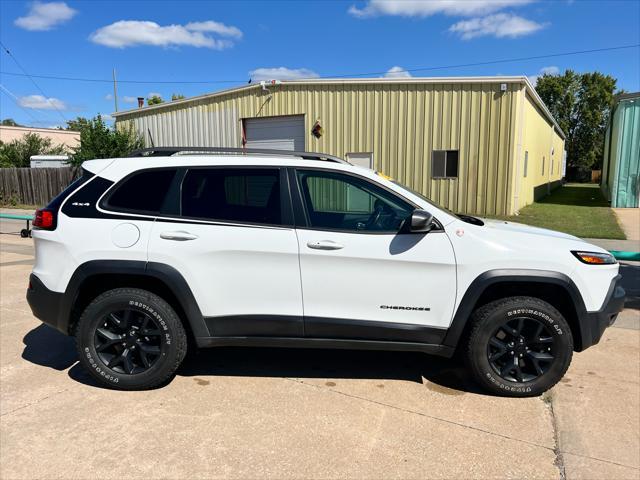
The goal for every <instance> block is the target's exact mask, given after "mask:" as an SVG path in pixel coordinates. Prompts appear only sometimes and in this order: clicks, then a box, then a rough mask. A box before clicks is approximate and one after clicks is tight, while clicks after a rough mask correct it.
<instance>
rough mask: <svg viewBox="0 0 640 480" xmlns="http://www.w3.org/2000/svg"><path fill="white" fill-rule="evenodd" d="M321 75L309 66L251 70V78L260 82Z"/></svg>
mask: <svg viewBox="0 0 640 480" xmlns="http://www.w3.org/2000/svg"><path fill="white" fill-rule="evenodd" d="M319 76H320V75H318V74H317V73H316V72H314V71H313V70H309V69H308V68H286V67H275V68H256V69H255V70H251V71H250V72H249V78H251V80H253V81H258V82H259V81H260V80H299V79H303V78H318V77H319Z"/></svg>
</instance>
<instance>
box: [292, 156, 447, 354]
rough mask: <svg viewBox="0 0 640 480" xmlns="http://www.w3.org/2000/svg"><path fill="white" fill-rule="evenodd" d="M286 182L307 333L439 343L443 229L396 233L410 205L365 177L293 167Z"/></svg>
mask: <svg viewBox="0 0 640 480" xmlns="http://www.w3.org/2000/svg"><path fill="white" fill-rule="evenodd" d="M290 181H291V183H292V192H293V194H294V197H293V198H294V202H295V203H294V205H295V206H294V209H295V210H296V212H299V214H298V216H300V217H301V218H300V219H297V221H299V222H300V225H299V226H298V227H297V230H296V232H297V235H298V245H299V249H300V271H301V278H302V293H303V301H304V319H305V335H306V336H309V337H324V338H352V339H367V340H387V341H415V342H425V343H439V342H440V340H442V338H443V335H444V332H445V330H446V328H447V327H448V325H449V323H450V321H451V317H452V313H453V307H454V303H455V292H456V270H455V268H456V267H455V258H454V254H453V247H452V246H451V242H450V241H449V239H448V237H447V235H446V234H445V233H444V231H443V230H442V229H441V228H435V229H434V230H433V231H430V232H428V233H426V234H425V233H421V234H412V233H401V232H400V227H401V226H402V224H403V221H404V220H405V219H406V218H408V217H410V215H411V213H412V212H413V210H414V209H415V206H414V205H412V204H410V203H409V202H408V201H407V200H405V199H403V198H401V197H400V196H398V195H397V194H395V193H394V192H392V191H390V190H388V189H386V188H384V187H382V186H381V185H379V184H376V183H374V182H372V181H371V180H370V179H367V178H365V177H363V176H359V175H356V174H350V173H346V172H340V171H336V170H328V169H327V170H325V169H317V168H313V169H308V168H298V169H295V172H294V170H293V169H292V170H291V171H290Z"/></svg>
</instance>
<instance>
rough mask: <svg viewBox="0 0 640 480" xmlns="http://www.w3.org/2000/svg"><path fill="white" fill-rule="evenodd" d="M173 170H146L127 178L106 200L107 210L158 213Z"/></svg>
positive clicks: (171, 179) (171, 178) (173, 175)
mask: <svg viewBox="0 0 640 480" xmlns="http://www.w3.org/2000/svg"><path fill="white" fill-rule="evenodd" d="M175 174H176V170H175V169H160V170H147V171H144V172H140V173H136V174H135V175H133V176H131V177H129V178H128V179H126V180H125V181H124V182H122V184H121V185H119V186H117V187H116V190H115V191H114V192H113V193H112V194H111V195H110V196H109V198H108V199H107V208H115V209H118V210H132V211H136V212H142V213H160V211H161V209H162V205H163V203H164V199H165V195H166V194H167V192H168V191H169V187H170V186H171V182H172V181H173V178H174V177H175Z"/></svg>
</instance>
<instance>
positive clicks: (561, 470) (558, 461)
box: [542, 390, 567, 480]
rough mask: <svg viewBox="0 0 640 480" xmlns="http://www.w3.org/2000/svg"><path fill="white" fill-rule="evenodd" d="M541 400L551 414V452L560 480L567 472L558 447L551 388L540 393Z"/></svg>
mask: <svg viewBox="0 0 640 480" xmlns="http://www.w3.org/2000/svg"><path fill="white" fill-rule="evenodd" d="M542 401H543V402H544V404H545V405H546V406H547V408H548V409H549V413H550V414H551V429H552V431H553V443H554V445H555V446H554V448H553V453H554V455H555V456H556V458H555V461H554V462H553V463H554V465H555V466H556V467H557V469H558V474H559V475H560V480H566V478H567V472H566V469H565V466H564V456H563V453H564V452H563V451H562V449H561V448H560V436H559V435H558V419H557V418H556V414H555V411H554V410H553V394H552V392H551V390H548V391H546V392H545V393H544V394H542Z"/></svg>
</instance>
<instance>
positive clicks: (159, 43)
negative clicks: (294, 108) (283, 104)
mask: <svg viewBox="0 0 640 480" xmlns="http://www.w3.org/2000/svg"><path fill="white" fill-rule="evenodd" d="M0 41H1V42H2V46H3V48H2V49H1V51H0V118H3V119H4V118H13V119H14V120H15V121H17V122H18V123H20V124H24V125H32V126H38V127H57V126H60V125H64V124H65V120H69V119H74V118H76V117H78V116H83V117H93V116H94V115H97V114H102V115H103V116H105V117H106V118H107V119H110V117H109V115H110V114H111V113H112V112H113V111H114V110H115V105H114V99H113V83H112V81H111V79H112V72H113V69H115V71H116V77H117V79H118V107H119V110H120V111H122V110H128V109H131V108H134V107H135V106H136V103H137V102H136V98H137V97H145V98H146V97H148V96H150V95H154V94H156V95H160V96H161V97H162V98H163V99H165V100H169V99H170V98H171V95H172V94H174V93H175V94H181V95H185V96H187V97H189V96H195V95H201V94H204V93H209V92H214V91H218V90H222V89H226V88H231V87H235V86H240V85H244V84H246V83H247V82H248V81H249V80H250V79H251V80H252V81H259V80H262V79H281V80H287V79H294V78H315V77H335V76H367V77H383V76H390V77H399V76H400V77H401V76H416V77H419V76H425V77H434V76H484V75H486V76H494V75H526V76H528V77H530V79H531V80H532V82H534V83H535V80H536V76H537V75H540V74H542V73H545V72H546V73H551V74H555V73H558V72H563V71H564V70H565V69H573V70H576V71H578V72H588V71H595V70H597V71H600V72H603V73H606V74H609V75H612V76H613V77H615V78H617V80H618V87H619V88H622V89H625V90H627V91H639V90H640V48H638V46H637V45H639V44H640V0H606V1H602V0H601V1H596V0H537V1H536V0H433V1H431V0H345V1H343V0H313V1H296V0H289V1H267V0H263V1H259V0H252V1H248V0H236V1H168V0H164V1H162V0H156V1H126V0H123V1H71V0H70V1H65V2H63V1H54V2H48V1H45V0H42V1H32V2H23V1H16V0H0ZM629 45H636V46H635V47H633V48H626V49H617V50H608V51H600V52H591V53H582V54H573V55H562V56H548V57H545V58H536V59H526V60H524V59H523V57H541V56H547V55H553V54H560V53H567V52H578V51H585V50H596V49H606V48H612V47H621V46H629ZM5 49H7V50H9V52H10V53H7V52H6V50H5ZM512 59H520V60H515V61H508V62H502V61H501V60H512ZM489 62H497V63H489ZM472 63H473V64H478V63H485V64H484V65H468V64H472ZM461 65H468V66H461ZM442 67H446V68H442ZM407 70H409V71H407ZM15 74H20V75H15ZM27 74H28V75H29V76H26V75H27ZM40 76H44V77H63V78H62V79H60V78H56V79H53V78H40ZM71 78H73V79H86V80H92V81H79V80H70V79H71ZM96 80H97V81H96ZM134 82H138V83H134ZM167 82H176V83H167ZM181 82H206V83H181Z"/></svg>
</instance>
